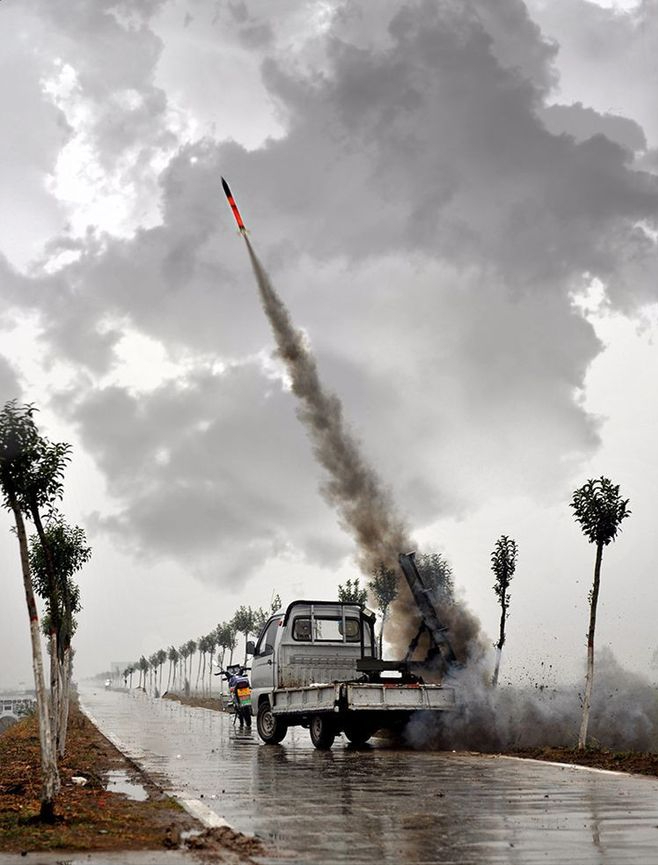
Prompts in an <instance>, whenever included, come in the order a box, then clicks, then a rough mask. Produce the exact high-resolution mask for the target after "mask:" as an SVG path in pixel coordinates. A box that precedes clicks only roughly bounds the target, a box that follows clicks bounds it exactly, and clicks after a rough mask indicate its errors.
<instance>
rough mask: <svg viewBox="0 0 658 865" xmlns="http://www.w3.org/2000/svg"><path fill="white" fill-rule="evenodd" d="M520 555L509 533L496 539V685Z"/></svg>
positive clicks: (492, 555) (494, 559) (493, 568)
mask: <svg viewBox="0 0 658 865" xmlns="http://www.w3.org/2000/svg"><path fill="white" fill-rule="evenodd" d="M517 556H518V548H517V545H516V541H515V540H513V539H512V538H508V537H507V535H501V536H500V537H499V538H498V540H497V541H496V546H495V547H494V549H493V552H492V553H491V570H492V571H493V573H494V577H495V578H496V582H495V583H494V586H493V590H494V592H495V593H496V597H497V598H498V603H499V604H500V629H499V633H498V642H497V643H495V644H494V645H495V647H496V666H495V668H494V673H493V677H492V680H491V684H492V685H493V686H494V687H495V686H496V685H497V684H498V674H499V673H500V659H501V656H502V653H503V646H504V645H505V636H506V635H505V626H506V624H507V617H508V615H509V602H510V594H509V584H510V582H511V581H512V577H513V576H514V571H515V570H516V560H517Z"/></svg>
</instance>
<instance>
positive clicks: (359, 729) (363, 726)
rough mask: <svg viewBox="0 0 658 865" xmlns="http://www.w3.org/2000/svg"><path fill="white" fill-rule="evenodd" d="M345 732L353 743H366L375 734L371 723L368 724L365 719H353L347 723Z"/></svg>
mask: <svg viewBox="0 0 658 865" xmlns="http://www.w3.org/2000/svg"><path fill="white" fill-rule="evenodd" d="M343 732H344V733H345V736H346V737H347V739H348V740H349V741H350V742H351V743H352V744H353V745H365V743H366V742H367V741H368V739H369V738H370V737H371V736H372V734H373V730H372V727H371V726H370V724H367V723H365V722H364V721H351V722H349V723H346V724H345V726H344V728H343Z"/></svg>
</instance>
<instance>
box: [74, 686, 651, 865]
mask: <svg viewBox="0 0 658 865" xmlns="http://www.w3.org/2000/svg"><path fill="white" fill-rule="evenodd" d="M81 701H82V702H83V704H84V705H85V707H87V708H88V710H89V711H90V712H91V713H92V714H93V716H94V717H95V718H96V720H97V721H98V722H99V723H100V726H101V728H102V730H103V732H105V733H110V734H112V735H114V736H116V737H117V738H118V739H120V740H121V741H122V742H123V743H124V744H125V745H126V746H127V747H126V750H127V752H128V753H129V755H130V756H131V757H132V758H133V759H135V760H137V761H138V762H139V763H140V765H142V766H143V767H144V768H145V770H146V771H147V772H148V773H149V774H150V775H151V776H152V777H154V778H155V779H156V780H157V781H158V782H159V783H160V784H161V785H162V786H163V787H164V788H165V789H166V790H168V791H175V792H176V793H179V794H182V795H183V796H185V797H187V798H200V799H201V800H202V801H203V802H204V803H205V804H206V805H208V806H209V807H210V808H212V809H213V810H214V811H215V812H216V813H218V814H219V815H221V816H222V817H224V818H225V819H226V820H227V821H228V822H229V823H230V824H231V825H232V826H233V827H234V828H236V829H238V830H240V831H242V832H248V833H253V834H255V835H257V836H258V837H259V838H261V839H262V840H263V841H264V842H265V844H266V846H267V847H268V849H269V850H270V851H271V854H272V855H271V856H268V857H265V858H262V859H259V860H258V861H259V862H262V863H278V865H285V863H288V862H291V863H293V862H294V863H297V865H299V863H309V865H312V863H323V865H333V863H363V865H365V863H380V862H383V863H389V862H390V863H403V865H406V863H409V865H411V863H442V865H449V863H459V865H503V863H505V865H507V863H509V865H534V863H538V862H542V863H551V865H556V863H574V865H575V863H588V865H589V863H597V865H598V863H609V865H626V863H628V865H631V863H632V865H649V863H658V781H656V780H654V779H650V778H644V777H629V776H624V775H617V774H610V773H599V772H591V771H586V770H582V769H577V768H571V767H556V766H553V765H548V764H545V763H535V762H530V761H519V760H513V759H508V758H496V757H481V756H472V755H464V754H451V753H448V754H446V753H438V752H415V751H410V750H403V749H400V748H395V747H390V746H388V745H387V743H386V742H385V741H384V740H377V739H375V740H373V746H372V747H366V748H365V749H359V750H354V749H352V748H351V747H348V745H347V742H346V741H345V740H344V739H343V738H342V737H338V738H337V739H336V743H335V744H334V747H333V749H332V750H331V751H329V752H320V751H316V750H315V749H314V748H313V746H312V745H311V742H310V739H309V736H308V731H306V730H301V729H299V728H297V729H295V730H290V731H289V732H288V735H287V737H286V738H285V739H284V742H283V744H282V745H278V746H271V745H269V746H268V745H263V744H262V743H261V742H260V740H259V739H258V736H257V734H256V732H255V726H254V732H253V733H251V734H249V733H247V734H241V733H240V732H239V730H238V729H237V728H234V726H233V721H232V718H231V717H230V716H228V715H224V714H222V713H219V712H214V711H211V710H208V709H194V708H190V707H187V706H182V705H180V704H179V703H174V702H170V701H167V700H153V699H151V698H149V697H147V696H145V695H144V694H141V693H138V692H133V693H131V694H126V693H122V692H115V691H104V690H100V689H96V690H94V689H86V688H84V687H83V688H82V689H81Z"/></svg>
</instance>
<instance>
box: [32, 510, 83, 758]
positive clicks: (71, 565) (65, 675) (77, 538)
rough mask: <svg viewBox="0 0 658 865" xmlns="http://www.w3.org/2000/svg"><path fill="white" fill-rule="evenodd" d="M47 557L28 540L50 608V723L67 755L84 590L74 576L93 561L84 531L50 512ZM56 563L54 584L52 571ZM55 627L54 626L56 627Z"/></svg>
mask: <svg viewBox="0 0 658 865" xmlns="http://www.w3.org/2000/svg"><path fill="white" fill-rule="evenodd" d="M44 538H45V541H46V544H47V549H48V555H46V551H45V549H44V546H43V543H42V541H41V539H40V538H39V536H38V535H32V537H31V538H30V552H29V555H30V570H31V572H32V576H33V580H34V587H35V591H36V592H37V594H38V595H39V596H40V597H42V598H43V599H44V601H45V604H46V613H45V615H44V619H43V631H44V633H45V634H46V635H47V636H49V637H50V663H51V688H52V683H53V682H55V683H56V688H55V690H54V691H53V690H51V708H52V718H51V726H52V729H53V736H54V738H55V742H56V747H57V751H58V753H59V755H60V756H63V754H64V749H65V747H66V734H67V729H68V716H69V699H70V685H71V673H72V668H73V651H72V648H71V641H72V639H73V635H74V633H75V631H76V629H77V626H78V625H77V620H76V615H77V614H78V613H79V612H80V609H81V605H80V589H79V587H78V585H77V584H76V583H75V582H74V580H73V576H74V574H76V573H77V572H78V571H80V570H81V569H82V568H83V567H84V565H85V564H86V563H87V562H88V561H89V559H90V558H91V547H89V546H88V545H87V539H86V536H85V533H84V530H83V529H81V528H80V527H79V526H71V525H69V524H68V523H67V522H66V521H65V520H64V518H63V517H62V515H61V514H59V513H58V512H57V511H56V510H54V509H53V510H52V511H51V513H50V515H49V516H48V517H47V518H46V520H45V522H44ZM49 561H50V563H51V564H52V567H53V573H54V580H52V579H51V573H50V571H49V568H48V562H49ZM54 623H56V624H54Z"/></svg>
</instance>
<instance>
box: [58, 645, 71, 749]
mask: <svg viewBox="0 0 658 865" xmlns="http://www.w3.org/2000/svg"><path fill="white" fill-rule="evenodd" d="M60 670H61V675H62V700H61V705H60V716H59V739H58V742H57V751H58V753H59V756H60V757H63V756H64V752H65V750H66V736H67V733H68V727H69V703H70V696H71V673H72V670H73V652H72V651H71V647H70V646H67V647H66V649H64V663H63V664H62V665H61V667H60Z"/></svg>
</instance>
